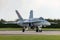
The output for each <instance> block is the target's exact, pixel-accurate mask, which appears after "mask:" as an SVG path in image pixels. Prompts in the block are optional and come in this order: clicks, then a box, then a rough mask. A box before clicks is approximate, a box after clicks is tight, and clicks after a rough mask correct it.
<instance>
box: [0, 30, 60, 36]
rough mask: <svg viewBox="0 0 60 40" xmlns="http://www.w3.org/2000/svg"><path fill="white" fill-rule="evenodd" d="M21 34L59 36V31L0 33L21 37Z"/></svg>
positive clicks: (1, 33)
mask: <svg viewBox="0 0 60 40" xmlns="http://www.w3.org/2000/svg"><path fill="white" fill-rule="evenodd" d="M21 34H32V35H34V34H35V35H60V31H42V32H35V31H25V32H22V31H0V35H21Z"/></svg>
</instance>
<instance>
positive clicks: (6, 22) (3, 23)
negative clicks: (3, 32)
mask: <svg viewBox="0 0 60 40" xmlns="http://www.w3.org/2000/svg"><path fill="white" fill-rule="evenodd" d="M2 23H3V24H17V22H2Z"/></svg>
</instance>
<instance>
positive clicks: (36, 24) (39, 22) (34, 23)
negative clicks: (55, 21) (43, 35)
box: [12, 10, 51, 32]
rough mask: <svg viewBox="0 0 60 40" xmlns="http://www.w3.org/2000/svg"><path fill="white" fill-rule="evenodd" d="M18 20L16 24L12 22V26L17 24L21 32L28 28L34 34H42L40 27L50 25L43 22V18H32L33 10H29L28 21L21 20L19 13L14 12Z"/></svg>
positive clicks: (45, 21)
mask: <svg viewBox="0 0 60 40" xmlns="http://www.w3.org/2000/svg"><path fill="white" fill-rule="evenodd" d="M15 12H16V14H17V16H18V18H19V20H18V21H17V22H13V23H12V24H17V25H20V26H22V32H25V31H26V30H28V29H29V28H31V29H34V28H35V31H36V32H42V26H49V25H51V23H50V22H48V21H47V20H45V19H44V18H43V17H40V18H33V10H30V15H29V19H23V18H22V16H21V15H20V13H19V12H18V11H17V10H15Z"/></svg>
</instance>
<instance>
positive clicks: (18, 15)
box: [15, 10, 23, 20]
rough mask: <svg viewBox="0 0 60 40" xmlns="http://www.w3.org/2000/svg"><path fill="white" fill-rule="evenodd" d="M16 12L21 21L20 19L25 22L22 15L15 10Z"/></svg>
mask: <svg viewBox="0 0 60 40" xmlns="http://www.w3.org/2000/svg"><path fill="white" fill-rule="evenodd" d="M15 11H16V14H17V15H18V17H19V19H20V20H23V18H22V17H21V15H20V14H19V12H18V11H17V10H15Z"/></svg>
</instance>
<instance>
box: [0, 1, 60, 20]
mask: <svg viewBox="0 0 60 40" xmlns="http://www.w3.org/2000/svg"><path fill="white" fill-rule="evenodd" d="M15 10H18V11H19V12H20V14H21V16H22V17H23V18H24V19H28V18H29V12H30V10H33V14H34V18H38V17H43V18H50V19H60V0H0V19H4V20H16V19H18V17H17V15H16V13H15Z"/></svg>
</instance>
